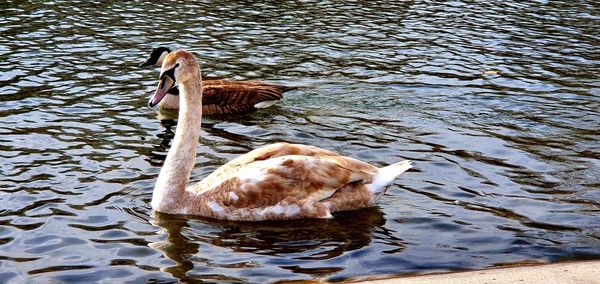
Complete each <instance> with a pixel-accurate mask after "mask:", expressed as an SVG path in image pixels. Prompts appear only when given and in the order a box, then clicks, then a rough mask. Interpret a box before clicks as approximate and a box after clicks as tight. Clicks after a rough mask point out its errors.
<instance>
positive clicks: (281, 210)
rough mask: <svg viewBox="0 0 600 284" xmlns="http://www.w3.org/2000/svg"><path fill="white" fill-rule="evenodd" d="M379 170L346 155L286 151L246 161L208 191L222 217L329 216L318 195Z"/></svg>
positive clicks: (368, 179) (323, 196)
mask: <svg viewBox="0 0 600 284" xmlns="http://www.w3.org/2000/svg"><path fill="white" fill-rule="evenodd" d="M377 171H378V169H377V168H376V167H374V166H372V165H370V164H368V163H365V162H362V161H359V160H355V159H352V158H348V157H344V156H321V157H319V156H300V155H285V156H280V157H275V158H271V159H267V160H259V161H254V162H251V163H248V164H245V165H243V166H241V168H239V169H238V170H237V171H236V172H235V174H234V175H232V176H230V177H229V178H227V179H223V180H220V181H218V182H217V183H216V184H215V187H214V188H212V189H211V190H208V191H205V192H204V193H203V195H204V196H205V198H207V200H208V203H209V204H210V207H211V209H212V211H213V213H214V214H215V217H217V218H225V216H227V218H230V219H237V220H253V219H254V220H263V219H286V218H292V215H294V216H296V215H301V216H303V217H328V216H329V215H330V211H329V208H328V207H326V206H325V205H324V204H321V203H319V201H322V200H324V199H327V198H329V197H331V196H332V195H333V194H334V193H335V191H336V190H338V189H340V188H342V187H344V186H345V185H347V184H349V183H353V182H357V181H364V182H367V183H368V182H371V180H372V178H373V175H375V174H376V173H377ZM265 214H266V215H265ZM282 214H283V215H282ZM238 215H239V216H238Z"/></svg>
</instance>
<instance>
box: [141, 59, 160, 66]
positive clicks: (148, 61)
mask: <svg viewBox="0 0 600 284" xmlns="http://www.w3.org/2000/svg"><path fill="white" fill-rule="evenodd" d="M152 61H153V60H152V57H148V58H147V59H146V61H144V63H142V64H140V65H139V66H140V67H145V66H150V65H154V64H155V63H156V62H155V63H152Z"/></svg>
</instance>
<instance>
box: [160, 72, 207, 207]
mask: <svg viewBox="0 0 600 284" xmlns="http://www.w3.org/2000/svg"><path fill="white" fill-rule="evenodd" d="M179 87H180V95H179V100H180V106H179V117H178V119H177V129H176V131H175V138H174V139H173V143H172V144H171V149H170V150H169V153H168V154H167V158H166V159H165V163H164V164H163V167H162V169H161V170H160V174H159V175H158V180H157V181H156V185H155V186H154V192H153V194H152V208H153V209H154V210H158V211H161V212H166V213H179V212H178V209H181V208H182V206H185V205H184V204H185V203H186V202H185V201H186V199H187V198H186V195H187V192H186V190H185V187H186V185H187V183H188V181H189V180H190V174H191V172H192V169H193V168H194V164H195V161H196V149H197V147H198V144H199V142H198V140H199V137H200V127H201V117H202V77H201V75H200V71H199V70H198V74H197V76H194V79H191V80H188V81H186V82H182V83H181V84H180V85H179Z"/></svg>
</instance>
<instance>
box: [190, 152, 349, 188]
mask: <svg viewBox="0 0 600 284" xmlns="http://www.w3.org/2000/svg"><path fill="white" fill-rule="evenodd" d="M287 155H296V156H309V157H323V156H340V154H338V153H336V152H333V151H329V150H325V149H321V148H318V147H315V146H309V145H302V144H290V143H285V142H280V143H274V144H269V145H267V146H264V147H261V148H257V149H255V150H252V151H250V152H248V153H246V154H244V155H241V156H239V157H237V158H235V159H233V160H231V161H229V162H228V163H226V164H225V165H223V166H221V167H219V168H218V169H216V170H215V171H214V172H212V173H211V174H210V175H209V176H207V177H206V178H205V179H203V180H202V181H200V182H199V183H197V184H196V185H197V186H195V187H194V191H199V192H202V191H206V190H209V189H212V188H214V187H216V186H217V185H218V184H220V183H221V182H222V181H224V180H227V179H230V178H232V177H234V176H235V174H236V173H237V171H238V170H239V169H241V168H243V167H245V166H246V165H248V164H250V163H253V162H256V161H264V160H268V159H272V158H276V157H281V156H287Z"/></svg>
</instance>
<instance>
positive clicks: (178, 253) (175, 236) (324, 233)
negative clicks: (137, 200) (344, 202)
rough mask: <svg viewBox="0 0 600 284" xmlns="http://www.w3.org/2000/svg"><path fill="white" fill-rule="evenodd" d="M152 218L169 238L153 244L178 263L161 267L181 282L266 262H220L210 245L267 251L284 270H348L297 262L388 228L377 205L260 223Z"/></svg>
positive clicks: (334, 252) (334, 253) (323, 256)
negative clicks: (211, 270)
mask: <svg viewBox="0 0 600 284" xmlns="http://www.w3.org/2000/svg"><path fill="white" fill-rule="evenodd" d="M151 222H152V224H153V225H155V226H158V227H160V228H161V229H162V230H164V231H165V233H166V235H167V237H166V239H165V240H163V241H159V242H153V243H150V244H149V246H150V247H152V248H154V249H157V250H160V251H161V252H162V253H163V255H164V256H165V257H167V258H169V259H171V260H173V261H175V265H173V266H170V267H165V268H163V270H164V271H166V272H168V273H170V274H172V275H173V276H174V277H176V278H177V279H179V280H180V281H188V280H190V279H196V280H198V279H204V280H210V279H212V280H216V279H214V278H213V277H214V275H204V274H198V273H188V272H190V271H192V270H198V269H201V268H202V267H213V268H214V267H222V268H235V269H252V268H259V267H261V266H263V265H264V264H263V261H262V260H260V259H257V258H255V257H248V258H247V259H245V258H239V257H237V258H238V260H241V261H237V262H234V263H231V259H235V258H230V259H228V260H227V261H226V263H219V261H218V259H213V258H210V257H209V256H207V255H204V254H203V250H204V249H205V248H206V244H210V245H212V246H217V247H221V248H222V251H223V252H224V253H227V252H235V253H242V254H248V253H250V254H258V255H265V256H268V257H269V258H270V259H277V266H278V267H279V268H281V269H286V270H290V271H292V272H294V273H301V274H308V275H311V276H313V277H317V276H326V275H330V274H332V273H335V272H338V271H341V270H344V267H342V266H331V267H319V268H308V267H302V265H299V263H300V264H301V263H303V262H305V263H310V262H311V261H319V260H328V259H333V258H335V257H338V256H340V255H342V254H344V253H348V252H350V251H354V250H358V249H361V248H363V247H365V246H367V245H369V243H370V242H371V241H372V240H371V238H372V235H373V233H374V230H375V229H376V228H377V229H379V230H384V231H386V229H385V228H384V225H385V218H384V216H383V213H382V212H381V211H380V210H378V209H375V208H370V209H364V210H358V211H354V212H343V213H341V214H336V216H335V218H333V219H327V220H321V219H311V220H295V221H289V222H257V223H248V222H231V221H215V220H209V219H200V218H193V219H189V218H187V217H185V216H177V215H169V214H164V213H160V212H153V216H152V219H151ZM396 241H398V240H396ZM199 244H204V245H202V246H201V245H199ZM399 251H400V250H399ZM211 254H212V253H211ZM243 259H245V260H243ZM190 275H192V276H190ZM218 280H231V281H241V280H240V278H235V277H233V278H222V276H219V278H218Z"/></svg>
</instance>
